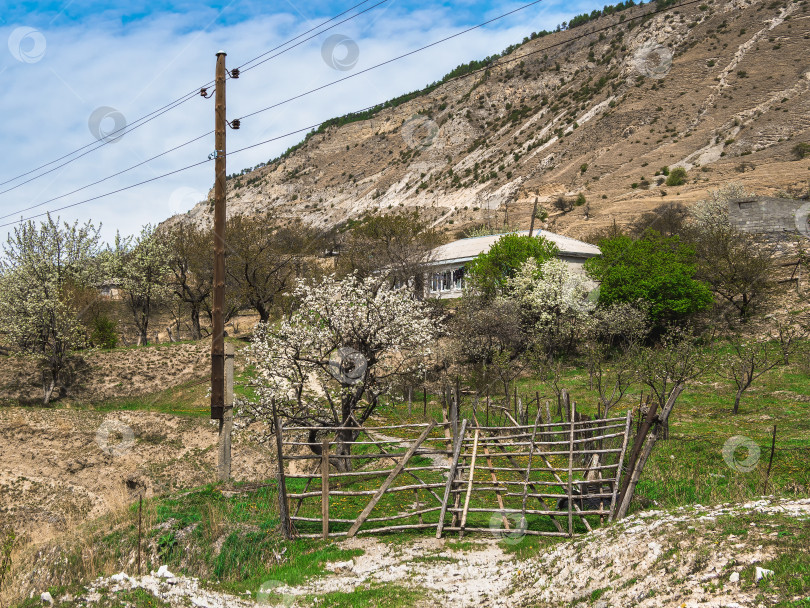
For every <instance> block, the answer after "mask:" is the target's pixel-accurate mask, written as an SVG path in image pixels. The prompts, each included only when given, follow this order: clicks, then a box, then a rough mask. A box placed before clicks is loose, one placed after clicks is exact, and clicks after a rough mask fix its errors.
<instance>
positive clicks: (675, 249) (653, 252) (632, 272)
mask: <svg viewBox="0 0 810 608" xmlns="http://www.w3.org/2000/svg"><path fill="white" fill-rule="evenodd" d="M599 247H600V248H601V250H602V255H601V257H596V258H591V259H590V260H588V261H587V262H586V263H585V267H586V269H587V271H588V273H589V274H590V275H591V276H592V277H593V278H594V279H595V280H597V281H599V282H600V283H601V286H600V289H599V303H600V304H602V305H604V306H610V305H611V304H614V303H617V302H626V303H630V304H633V303H636V302H639V301H641V302H643V303H646V304H648V305H649V309H648V314H649V316H650V320H651V321H652V323H653V324H655V325H661V324H664V323H667V322H672V321H682V320H684V319H686V318H687V317H689V316H690V315H692V314H694V313H696V312H698V311H700V310H703V309H705V308H707V307H708V306H709V305H710V304H711V302H712V292H711V290H710V289H709V287H708V286H707V285H706V284H704V283H702V282H701V281H699V280H696V279H695V273H696V261H695V250H694V249H693V248H692V247H690V246H689V245H686V244H684V243H683V242H681V240H680V238H679V237H677V236H671V237H665V236H662V235H661V234H660V233H658V232H656V231H655V230H647V231H646V232H645V233H644V236H643V237H642V238H639V239H637V240H633V239H631V238H630V237H628V236H624V235H619V236H615V237H613V238H609V239H606V240H604V241H601V242H600V243H599Z"/></svg>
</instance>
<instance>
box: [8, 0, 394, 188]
mask: <svg viewBox="0 0 810 608" xmlns="http://www.w3.org/2000/svg"><path fill="white" fill-rule="evenodd" d="M370 1H371V0H363V2H360V3H358V4H355V5H354V6H352V7H351V8H349V9H347V10H345V11H343V12H342V13H339V14H338V15H335V16H334V17H331V18H330V19H327V20H326V21H323V22H322V23H320V24H318V25H317V26H315V27H313V28H310V29H308V30H307V31H306V32H303V33H301V34H299V35H298V36H295V37H294V38H291V39H290V40H287V41H286V42H284V43H283V44H280V45H278V46H276V47H274V48H272V49H270V50H269V51H266V52H264V53H262V54H261V55H258V56H256V57H254V58H253V59H250V60H249V61H247V62H245V63H244V64H242V65H248V64H250V63H253V62H254V61H257V60H258V59H261V58H262V57H264V56H266V55H267V54H268V53H272V52H274V51H276V50H278V49H281V48H283V47H285V46H287V45H288V44H290V43H292V42H295V41H296V40H298V39H299V38H301V37H303V36H306V35H307V34H310V33H312V32H314V31H316V30H318V29H320V28H322V27H323V26H324V25H326V24H328V23H331V22H332V21H334V20H336V19H339V18H340V17H342V16H344V15H346V14H347V13H349V12H351V11H353V10H355V9H357V8H359V7H361V6H362V5H364V4H366V3H368V2H370ZM389 1H390V0H381V1H380V2H377V4H375V5H373V6H371V7H369V8H367V9H364V10H363V11H360V12H358V13H357V14H355V15H352V16H351V17H348V18H347V19H344V20H343V21H340V22H339V23H336V24H334V25H332V26H330V27H328V28H326V29H325V30H322V31H320V32H318V33H317V34H315V35H313V36H310V37H309V38H306V39H305V40H302V41H300V42H298V43H297V44H295V45H293V46H291V47H289V48H287V49H285V50H283V51H281V52H279V53H276V54H275V55H273V57H269V58H267V59H265V60H263V61H262V62H261V63H264V62H265V61H269V60H270V59H272V58H274V57H278V56H279V55H282V54H284V53H286V52H288V51H290V50H292V49H294V48H295V47H297V46H299V45H300V44H303V43H304V42H307V41H308V40H311V39H312V38H314V37H316V36H319V35H320V34H322V33H323V32H326V31H329V30H330V29H333V28H335V27H337V26H338V25H341V24H343V23H346V22H347V21H351V20H352V19H355V18H356V17H359V16H360V15H362V14H363V13H366V12H368V11H370V10H372V9H374V8H376V7H378V6H380V5H381V4H384V3H386V2H389ZM257 65H259V64H257ZM252 67H256V66H255V65H254V66H252ZM247 69H252V68H247ZM243 71H244V70H243ZM214 83H215V81H213V80H212V81H209V82H207V83H205V84H204V85H202V86H201V87H197V88H195V89H194V90H192V91H190V92H188V93H186V94H185V95H183V96H182V97H179V98H177V99H175V100H174V101H170V102H169V103H167V104H166V105H164V106H162V107H160V108H158V109H157V110H154V111H152V112H150V113H148V114H146V115H144V116H142V117H141V118H138V119H137V120H135V121H133V122H132V123H130V124H128V125H125V126H123V127H121V128H119V129H116V130H115V131H112V132H110V133H108V134H107V135H106V137H105V138H104V140H102V141H101V142H98V141H94V142H90V143H88V144H86V145H84V146H82V147H80V148H77V149H75V150H73V151H72V152H69V153H67V154H64V155H62V156H60V157H59V158H56V159H54V160H52V161H50V162H47V163H45V164H43V165H40V166H38V167H35V168H34V169H31V170H29V171H26V172H24V173H20V174H19V175H16V176H14V177H12V178H10V179H7V180H5V181H2V182H0V186H5V185H6V184H10V183H11V182H14V181H17V180H18V179H20V178H22V177H25V176H27V175H30V174H32V173H36V172H37V171H39V170H40V169H44V168H46V167H50V166H51V165H53V164H56V163H58V162H60V161H62V160H65V159H66V158H69V157H71V156H73V155H74V154H77V153H79V152H81V151H82V150H86V149H87V148H90V147H91V146H95V147H93V148H92V149H91V150H88V151H87V152H85V153H84V154H81V155H79V156H76V157H75V158H72V159H70V160H69V161H67V162H65V163H62V164H61V165H59V166H57V167H54V168H53V169H50V170H48V171H45V172H43V173H41V174H39V175H37V176H35V177H32V178H31V179H28V180H26V181H24V182H22V183H20V184H17V185H16V186H13V187H11V188H8V189H6V190H3V191H0V195H2V194H5V193H7V192H10V191H11V190H14V189H16V188H19V187H20V186H23V185H25V184H27V183H29V182H32V181H34V180H36V179H39V178H40V177H42V176H44V175H48V174H49V173H53V172H54V171H56V170H57V169H60V168H62V167H64V166H65V165H68V164H70V163H72V162H73V161H74V160H78V159H79V158H82V157H83V156H86V155H87V154H90V153H91V152H94V151H95V150H98V149H99V148H102V147H104V146H106V145H107V144H108V143H110V141H114V140H115V139H117V138H116V137H115V135H116V134H121V135H123V133H124V132H131V131H134V130H135V129H137V128H139V127H141V126H143V125H144V124H146V123H148V122H151V121H152V120H154V119H155V118H157V117H158V116H162V115H163V114H166V113H167V112H169V111H171V110H173V109H174V108H176V107H178V106H180V105H182V104H184V103H186V102H187V101H190V100H191V99H194V98H195V97H197V96H198V95H199V93H200V90H201V89H204V88H209V87H211V86H212V85H213V84H214Z"/></svg>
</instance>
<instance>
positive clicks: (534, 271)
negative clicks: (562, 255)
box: [509, 258, 595, 353]
mask: <svg viewBox="0 0 810 608" xmlns="http://www.w3.org/2000/svg"><path fill="white" fill-rule="evenodd" d="M509 287H510V290H511V292H510V297H511V298H512V299H513V300H515V301H516V302H517V303H518V305H519V306H520V308H521V310H522V312H523V317H524V324H525V325H526V327H527V330H529V331H531V332H532V333H533V334H534V336H535V339H536V340H537V341H538V343H539V345H541V346H542V347H543V349H544V350H546V351H547V352H548V353H555V352H562V351H567V350H570V349H571V348H572V346H573V342H574V339H575V337H576V332H577V331H578V329H579V328H581V327H584V325H585V321H586V320H587V318H588V315H590V313H591V311H592V310H593V308H594V306H595V305H594V303H593V302H591V301H589V300H588V292H589V291H590V289H589V285H588V281H587V279H586V278H585V277H584V276H583V275H581V274H579V273H575V272H572V271H571V269H570V268H569V266H568V264H566V263H565V262H563V261H562V260H560V259H559V258H552V259H550V260H548V261H546V262H544V263H543V264H542V265H539V266H538V264H537V261H536V260H534V259H529V260H526V262H525V263H524V264H523V266H521V268H520V270H519V271H518V272H517V274H516V275H515V276H514V277H513V278H511V279H509Z"/></svg>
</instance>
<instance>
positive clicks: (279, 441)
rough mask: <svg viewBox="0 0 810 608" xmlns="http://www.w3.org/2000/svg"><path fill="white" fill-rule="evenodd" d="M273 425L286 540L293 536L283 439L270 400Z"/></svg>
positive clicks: (279, 497) (279, 492)
mask: <svg viewBox="0 0 810 608" xmlns="http://www.w3.org/2000/svg"><path fill="white" fill-rule="evenodd" d="M272 408H273V425H274V426H275V427H276V457H277V458H278V473H277V475H276V479H277V480H278V513H279V520H280V522H281V533H282V535H283V536H284V538H286V539H287V540H290V539H291V538H292V536H293V532H292V521H290V512H289V505H288V504H287V482H286V480H285V479H284V446H283V443H284V439H283V437H282V430H281V423H280V422H279V420H278V412H277V411H276V401H275V399H274V400H273V402H272Z"/></svg>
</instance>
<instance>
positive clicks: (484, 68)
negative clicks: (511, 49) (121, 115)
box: [0, 0, 703, 228]
mask: <svg viewBox="0 0 810 608" xmlns="http://www.w3.org/2000/svg"><path fill="white" fill-rule="evenodd" d="M702 1H703V0H687V2H682V3H681V4H677V5H674V6H670V7H667V8H662V9H658V10H654V11H650V12H648V13H644V14H642V15H638V16H635V17H629V18H628V19H627V20H626V21H633V20H636V19H641V18H646V17H649V16H651V15H655V14H658V13H661V12H666V11H669V10H673V9H678V8H681V7H684V6H689V5H691V4H696V3H698V2H702ZM539 2H542V0H536V1H535V2H532V3H530V4H527V5H524V6H523V7H519V8H517V9H515V10H513V11H510V12H509V13H505V14H504V15H501V16H500V17H496V18H494V19H491V20H489V21H487V22H485V23H491V22H492V21H495V20H497V19H500V18H502V17H504V16H506V15H509V14H512V13H515V12H517V11H519V10H523V9H524V8H528V7H529V6H532V5H534V4H538V3H539ZM481 25H483V24H481ZM481 25H478V26H474V27H472V28H468V29H467V30H464V31H463V32H459V33H457V34H454V35H453V36H450V37H448V38H445V39H443V40H440V41H437V42H434V43H431V44H429V45H426V46H425V47H422V49H417V50H415V51H411V52H410V53H406V54H404V55H402V56H400V57H398V58H394V59H391V60H388V61H386V62H383V63H382V64H378V65H377V66H374V67H373V68H368V70H370V69H374V68H376V67H379V66H380V65H385V64H387V63H391V62H392V61H395V60H396V59H400V58H402V57H407V56H408V55H412V54H414V53H417V52H419V50H423V49H425V48H429V47H431V46H435V45H436V44H439V43H440V42H442V41H444V40H449V39H451V38H454V37H456V36H459V35H461V34H463V33H466V32H469V31H471V30H474V29H477V28H479V27H481ZM615 26H616V24H614V25H609V26H605V27H602V28H597V29H594V30H590V31H588V32H584V33H583V34H580V35H578V36H574V37H571V38H569V39H567V40H564V41H560V42H557V43H554V44H551V45H548V46H545V47H543V48H541V49H537V50H536V51H531V52H529V53H525V54H523V55H521V56H520V57H514V58H512V59H507V60H505V61H501V62H499V63H492V64H490V65H488V66H485V67H482V68H479V69H477V70H473V71H471V72H467V73H466V74H461V75H459V76H456V77H453V78H450V79H448V80H447V81H445V82H444V83H442V84H446V83H447V82H453V81H455V80H460V79H462V78H467V77H470V76H473V75H475V74H477V73H480V72H482V71H486V70H489V69H492V68H495V67H500V66H502V65H506V64H508V63H511V62H514V61H518V60H522V59H524V58H525V57H528V56H531V55H535V54H537V53H542V52H545V51H547V50H548V49H551V48H554V47H557V46H562V45H565V44H570V43H571V42H573V41H575V40H579V39H581V38H585V37H588V36H592V35H593V34H596V33H599V32H601V31H605V30H608V29H611V28H613V27H615ZM368 70H365V71H368ZM355 75H356V74H355ZM341 80H345V79H341ZM341 80H338V81H335V82H333V83H330V84H327V85H324V86H323V87H318V89H313V90H312V91H308V92H307V93H303V94H301V95H298V96H295V97H291V98H290V99H288V100H285V101H284V102H280V103H279V104H276V105H280V104H281V103H288V102H289V101H292V100H294V99H298V98H299V97H302V96H303V95H307V94H309V93H312V92H314V91H317V90H320V89H323V88H326V87H328V86H331V85H332V84H337V83H338V82H341ZM384 103H385V102H382V103H378V104H374V105H371V106H367V107H365V108H362V109H359V110H355V111H354V112H350V114H359V113H362V112H366V111H368V110H372V109H374V108H377V107H380V106H381V105H382V104H384ZM271 107H275V106H270V107H268V108H264V109H262V110H258V111H256V112H253V113H252V114H248V115H247V116H252V115H254V114H258V113H259V112H264V111H266V110H268V109H270V108H271ZM329 120H331V119H327V120H324V121H322V122H319V123H316V124H314V125H310V126H307V127H303V128H300V129H296V130H294V131H289V132H287V133H285V134H283V135H279V136H276V137H272V138H270V139H266V140H263V141H260V142H257V143H255V144H251V145H249V146H245V147H243V148H239V149H237V150H234V151H232V152H228V153H227V155H228V156H230V155H233V154H237V153H239V152H244V151H245V150H250V149H252V148H256V147H259V146H262V145H265V144H268V143H271V142H274V141H278V140H280V139H284V138H286V137H289V136H291V135H295V134H297V133H303V132H305V131H311V130H313V129H316V128H318V127H319V126H321V125H323V124H325V123H326V122H328V121H329ZM208 134H210V132H209V133H207V134H205V135H202V136H200V137H198V138H196V139H200V138H202V137H205V136H206V135H208ZM196 139H195V140H191V141H196ZM191 141H189V142H186V144H187V143H191ZM186 144H181V145H180V146H178V147H182V146H183V145H186ZM174 149H176V148H174ZM174 149H172V150H174ZM172 150H170V151H172ZM166 153H168V152H166ZM164 154H165V153H164ZM162 155H163V154H160V155H158V156H162ZM155 158H157V157H155ZM144 162H149V161H144ZM207 162H210V160H205V161H201V162H198V163H194V164H192V165H188V166H186V167H183V168H180V169H176V170H174V171H170V172H168V173H164V174H162V175H159V176H157V177H154V178H151V179H147V180H144V181H141V182H138V183H135V184H132V185H130V186H126V187H124V188H119V189H118V190H114V191H112V192H107V193H105V194H101V195H98V196H94V197H92V198H88V199H85V200H82V201H78V202H76V203H72V204H70V205H65V206H63V207H58V208H56V209H52V210H50V211H46V212H42V213H38V214H35V215H31V216H29V217H27V218H21V219H19V220H16V221H13V222H8V223H5V224H0V228H5V227H7V226H12V225H15V224H19V223H21V222H24V221H28V220H31V219H34V218H37V217H42V216H44V215H47V214H49V213H53V212H57V211H62V210H64V209H69V208H72V207H76V206H78V205H82V204H85V203H89V202H92V201H95V200H98V199H101V198H105V197H108V196H111V195H113V194H118V193H120V192H124V191H127V190H130V189H132V188H135V187H138V186H141V185H143V184H147V183H150V182H153V181H156V180H159V179H162V178H164V177H168V176H170V175H174V174H177V173H181V172H183V171H186V170H188V169H191V168H194V167H198V166H200V165H202V164H205V163H207ZM141 164H143V163H141ZM136 166H140V165H136ZM132 168H134V167H130V168H129V169H125V170H123V171H121V172H119V173H117V174H115V175H120V174H121V173H123V172H125V171H129V170H130V169H132ZM110 177H113V176H110ZM100 181H104V180H100ZM96 183H98V182H96ZM91 185H93V184H91ZM82 189H83V188H82ZM80 190H81V189H80ZM64 196H67V195H64ZM57 198H61V197H57ZM36 206H40V205H36ZM32 208H33V207H32ZM15 213H17V212H15ZM5 217H8V215H7V216H3V218H0V219H4V218H5Z"/></svg>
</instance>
